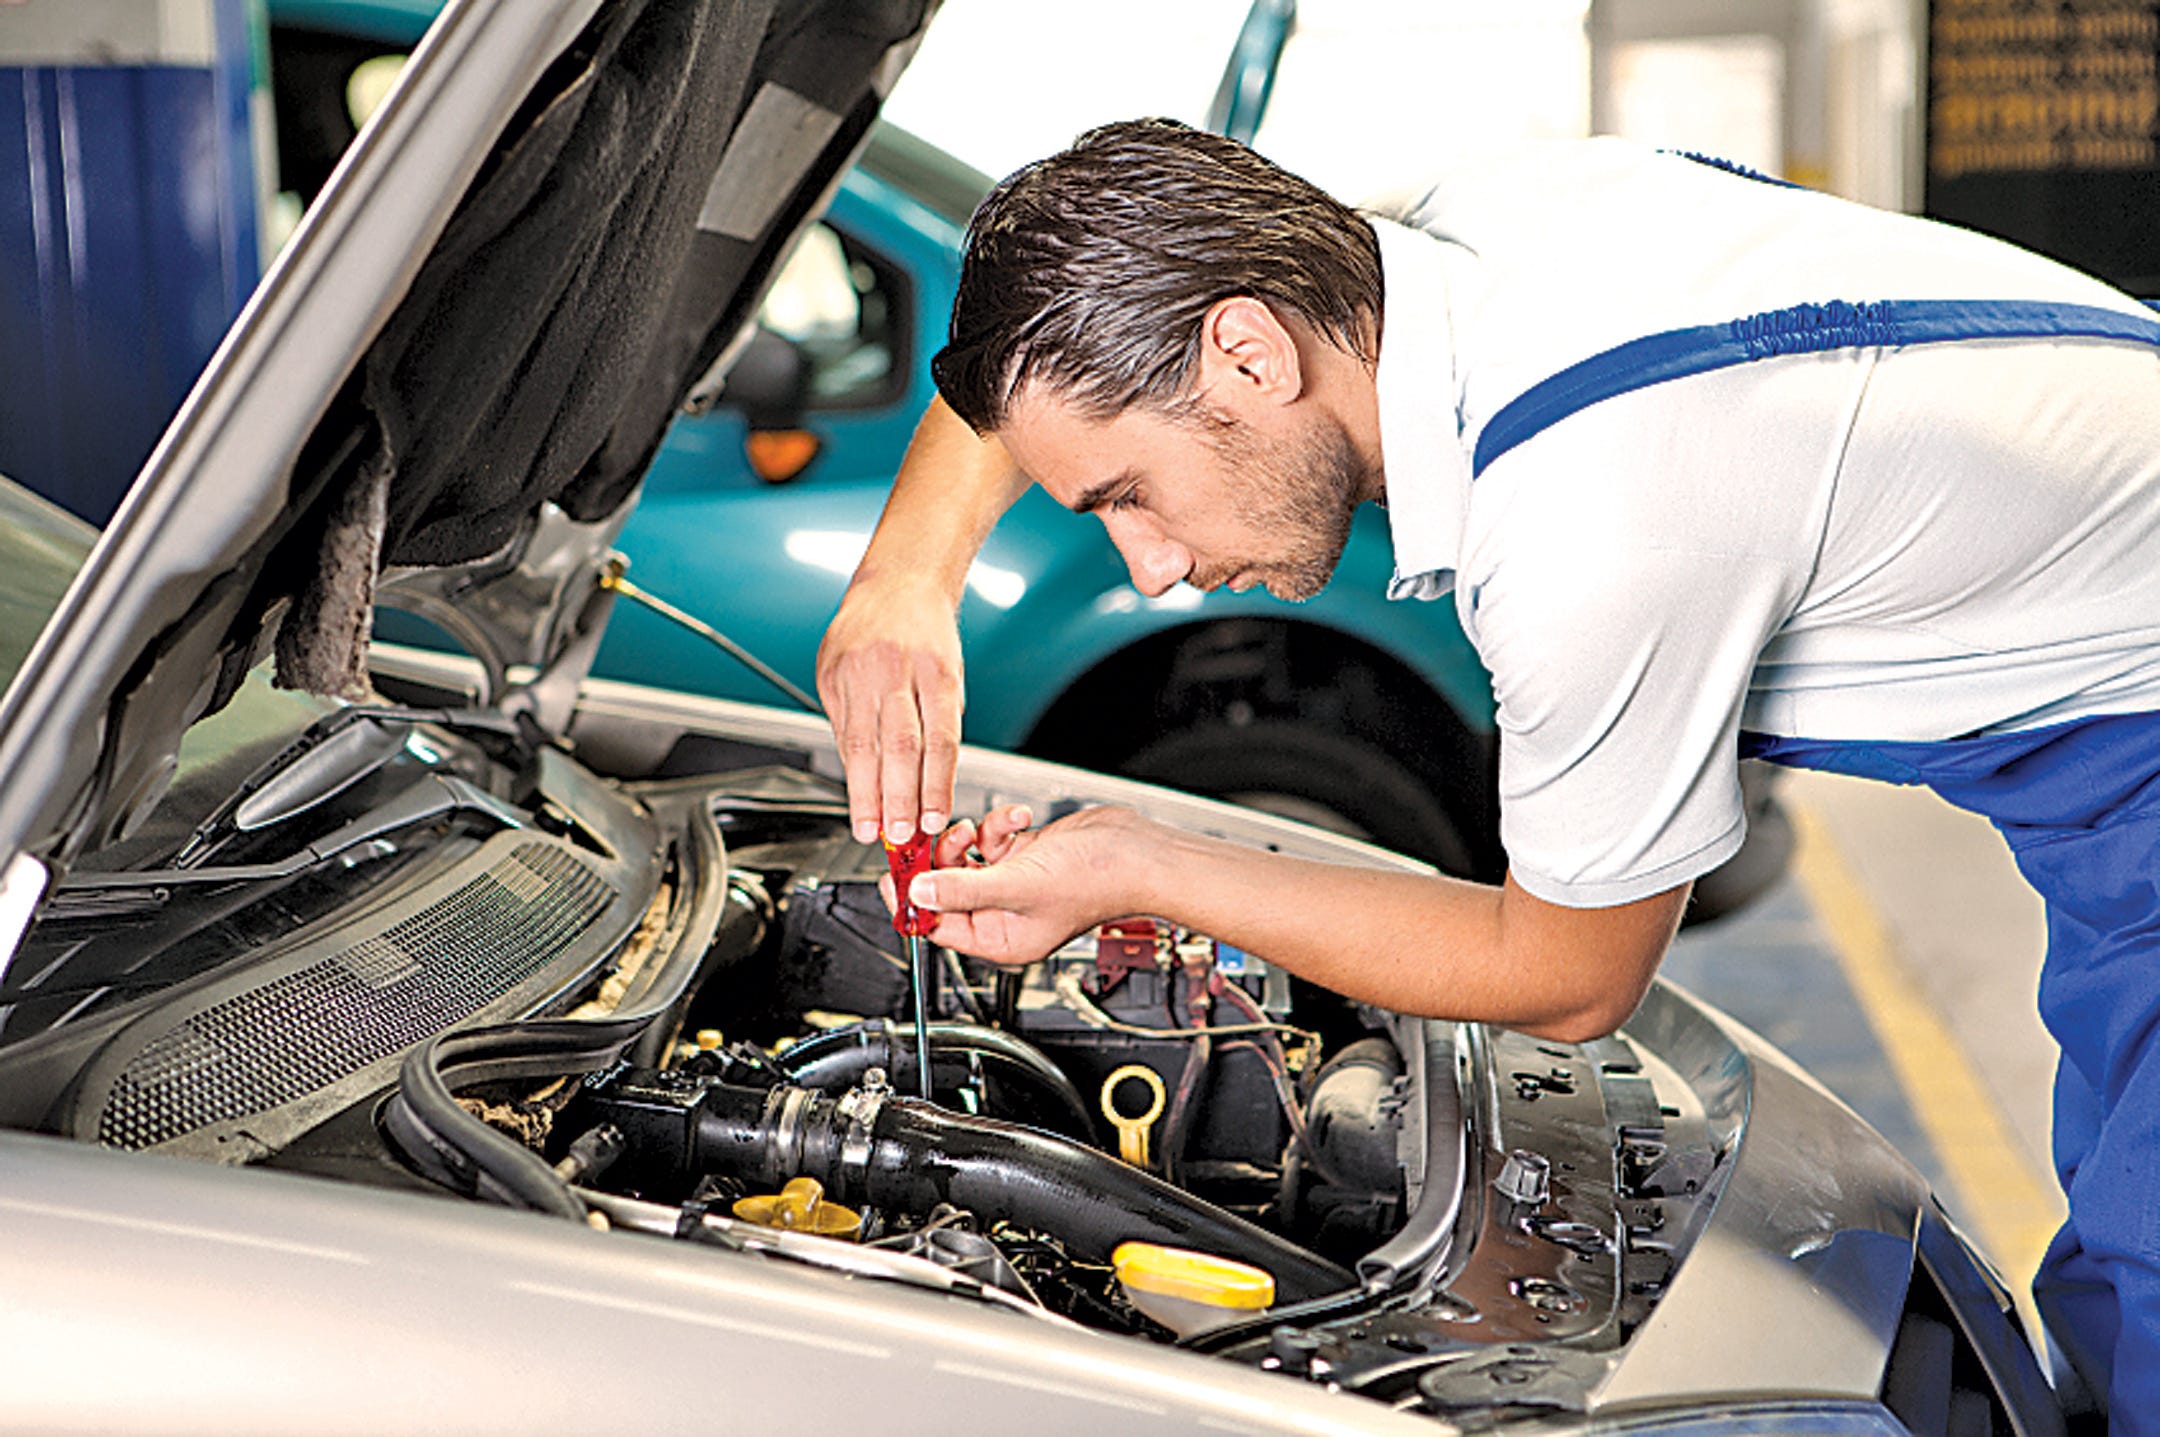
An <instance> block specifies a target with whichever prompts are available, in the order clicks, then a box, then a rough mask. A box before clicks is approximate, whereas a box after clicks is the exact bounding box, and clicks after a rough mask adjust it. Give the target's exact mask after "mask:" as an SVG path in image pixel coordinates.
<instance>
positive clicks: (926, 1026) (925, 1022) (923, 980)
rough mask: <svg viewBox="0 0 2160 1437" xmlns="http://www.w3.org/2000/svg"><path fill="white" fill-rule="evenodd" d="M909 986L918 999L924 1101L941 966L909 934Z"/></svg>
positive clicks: (919, 1084)
mask: <svg viewBox="0 0 2160 1437" xmlns="http://www.w3.org/2000/svg"><path fill="white" fill-rule="evenodd" d="M907 954H908V987H909V988H910V989H911V990H912V996H913V997H914V1000H915V1085H916V1091H917V1092H919V1093H921V1094H922V1097H923V1101H924V1102H929V1101H931V1096H932V1095H931V1092H930V1009H931V1008H932V1006H933V1001H932V1000H933V998H934V997H935V995H936V992H937V969H936V968H934V967H932V966H931V963H930V945H929V944H927V943H925V942H924V941H923V940H922V939H921V938H919V937H917V936H915V935H914V934H912V933H911V934H909V935H908V937H907Z"/></svg>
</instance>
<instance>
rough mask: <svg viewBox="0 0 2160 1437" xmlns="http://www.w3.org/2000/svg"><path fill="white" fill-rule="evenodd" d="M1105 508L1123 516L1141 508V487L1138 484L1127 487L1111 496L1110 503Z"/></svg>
mask: <svg viewBox="0 0 2160 1437" xmlns="http://www.w3.org/2000/svg"><path fill="white" fill-rule="evenodd" d="M1105 507H1106V508H1108V509H1109V510H1110V511H1111V512H1112V513H1115V514H1122V513H1125V512H1127V511H1128V510H1132V509H1137V508H1139V507H1140V486H1139V485H1138V484H1128V485H1126V486H1125V487H1124V488H1123V489H1120V490H1119V491H1118V492H1117V493H1115V494H1113V495H1111V496H1110V502H1109V504H1108V505H1106V506H1105Z"/></svg>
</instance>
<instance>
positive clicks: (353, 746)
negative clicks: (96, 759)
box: [172, 704, 532, 869]
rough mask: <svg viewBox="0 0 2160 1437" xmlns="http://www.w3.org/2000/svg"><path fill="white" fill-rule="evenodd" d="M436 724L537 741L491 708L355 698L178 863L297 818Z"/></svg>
mask: <svg viewBox="0 0 2160 1437" xmlns="http://www.w3.org/2000/svg"><path fill="white" fill-rule="evenodd" d="M418 724H429V725H433V726H435V727H438V728H445V729H450V730H453V731H456V732H464V733H471V734H479V735H483V736H485V737H489V738H496V739H510V740H512V741H514V742H515V743H517V744H518V745H520V746H521V747H523V746H529V745H530V742H531V738H532V736H531V735H530V734H529V733H527V732H526V730H525V729H524V728H523V727H522V726H521V725H520V724H519V722H518V720H516V719H515V718H513V717H510V716H509V715H506V714H500V713H496V712H494V711H493V710H489V709H445V708H406V707H403V706H401V705H394V704H355V705H353V706H351V707H349V708H342V709H339V710H338V711H337V712H336V713H333V714H330V715H328V716H327V717H325V718H322V719H320V720H318V721H317V722H316V723H314V724H313V725H311V726H310V727H309V728H308V731H307V732H306V733H304V734H302V735H301V736H300V737H299V738H297V739H295V740H294V741H293V742H292V743H291V744H289V745H287V746H286V747H285V748H284V749H283V750H282V751H281V752H279V753H278V754H277V755H276V756H275V757H273V758H272V759H271V760H270V761H269V762H268V763H266V764H264V765H263V766H262V767H261V768H260V769H258V770H256V771H255V772H254V773H253V774H251V775H249V777H248V779H247V781H246V782H245V783H243V784H241V785H240V787H239V788H238V789H236V790H234V792H233V794H232V796H231V797H230V798H228V799H226V800H225V801H224V802H223V803H221V804H219V805H218V808H217V811H216V812H215V813H213V814H211V815H210V816H209V817H208V818H206V819H204V820H203V821H202V823H201V824H200V825H199V826H198V827H197V828H196V830H195V831H194V832H193V833H192V834H190V835H188V840H187V842H186V843H183V844H182V845H181V846H180V849H179V851H178V852H177V853H175V854H174V855H173V858H172V866H173V867H174V868H186V869H193V868H196V867H198V866H199V865H200V864H201V862H202V860H203V859H204V858H206V857H208V856H209V854H210V851H211V850H212V849H214V848H216V847H218V846H220V844H221V843H222V841H223V840H224V839H226V838H228V837H230V836H231V835H233V834H235V833H254V832H256V831H258V830H260V829H265V828H269V827H272V826H273V825H276V824H280V823H283V822H285V821H286V820H287V819H290V818H297V817H299V816H300V815H301V814H303V813H307V812H309V811H311V810H313V809H315V808H316V807H318V806H320V805H322V804H324V803H327V802H328V801H329V800H331V799H333V798H335V797H337V796H338V795H339V794H341V793H343V792H344V791H345V790H346V789H348V788H351V787H352V786H353V785H354V784H356V783H358V782H359V781H360V780H362V779H364V778H366V777H367V776H368V775H369V774H372V773H374V772H375V771H376V770H378V769H380V768H381V767H382V766H383V765H384V764H386V763H388V762H389V761H390V760H391V759H393V758H396V757H397V756H398V754H399V753H400V752H402V751H403V750H404V748H405V744H406V734H405V732H404V730H406V729H408V728H411V727H413V726H415V725H418Z"/></svg>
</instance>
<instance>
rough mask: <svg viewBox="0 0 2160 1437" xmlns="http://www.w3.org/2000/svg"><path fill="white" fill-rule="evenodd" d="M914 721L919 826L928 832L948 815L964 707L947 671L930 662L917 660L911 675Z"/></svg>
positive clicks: (951, 803) (940, 824)
mask: <svg viewBox="0 0 2160 1437" xmlns="http://www.w3.org/2000/svg"><path fill="white" fill-rule="evenodd" d="M915 694H916V700H917V701H916V721H917V723H918V724H919V726H920V734H921V741H922V767H921V774H920V779H921V788H920V789H919V790H918V796H919V798H920V800H921V808H920V814H921V822H922V826H923V827H924V828H925V829H927V830H929V831H930V832H932V833H935V832H937V831H938V830H939V829H941V828H943V827H944V826H945V822H946V820H947V818H949V817H950V816H951V814H952V807H953V779H954V776H955V774H956V773H957V772H958V770H959V767H960V713H961V709H962V707H963V704H964V699H963V697H962V691H961V687H960V685H959V684H957V683H955V682H953V681H952V678H951V675H950V673H949V671H948V670H946V669H945V668H944V667H943V666H941V665H939V664H937V663H936V662H934V661H930V660H927V659H924V660H921V661H919V662H918V663H917V664H916V673H915Z"/></svg>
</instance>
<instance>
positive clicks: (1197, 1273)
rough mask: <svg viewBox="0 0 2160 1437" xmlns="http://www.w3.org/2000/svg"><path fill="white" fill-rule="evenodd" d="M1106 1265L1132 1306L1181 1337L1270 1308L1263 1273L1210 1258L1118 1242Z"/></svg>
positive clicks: (1271, 1284) (1270, 1285)
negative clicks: (1108, 1265)
mask: <svg viewBox="0 0 2160 1437" xmlns="http://www.w3.org/2000/svg"><path fill="white" fill-rule="evenodd" d="M1110 1265H1111V1266H1112V1267H1113V1268H1115V1269H1116V1271H1117V1278H1118V1282H1119V1284H1120V1285H1121V1286H1122V1287H1123V1288H1124V1289H1125V1295H1126V1296H1127V1297H1129V1298H1131V1299H1132V1304H1133V1306H1135V1307H1137V1308H1139V1309H1140V1310H1141V1311H1142V1312H1144V1313H1146V1314H1147V1315H1148V1316H1149V1317H1152V1318H1154V1319H1155V1320H1156V1321H1157V1322H1159V1323H1161V1324H1162V1325H1163V1326H1165V1327H1167V1328H1169V1329H1170V1330H1171V1331H1173V1332H1176V1333H1179V1334H1180V1335H1182V1334H1185V1333H1188V1332H1197V1331H1199V1330H1200V1329H1202V1328H1205V1327H1209V1326H1212V1325H1214V1324H1215V1323H1218V1322H1226V1321H1228V1320H1230V1319H1231V1318H1234V1317H1241V1316H1244V1315H1245V1314H1247V1313H1253V1312H1259V1311H1262V1310H1263V1309H1266V1308H1268V1307H1272V1306H1273V1305H1274V1303H1275V1279H1274V1277H1273V1276H1271V1275H1270V1274H1269V1273H1268V1272H1267V1271H1266V1270H1264V1269H1262V1268H1257V1267H1254V1266H1252V1265H1251V1264H1250V1263H1243V1262H1233V1261H1231V1260H1230V1259H1229V1258H1227V1257H1216V1256H1214V1255H1213V1254H1212V1253H1205V1252H1194V1251H1192V1250H1191V1249H1189V1248H1182V1247H1164V1246H1162V1245H1160V1244H1158V1243H1152V1242H1121V1243H1119V1244H1118V1246H1117V1250H1116V1251H1115V1252H1113V1253H1111V1254H1110Z"/></svg>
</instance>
